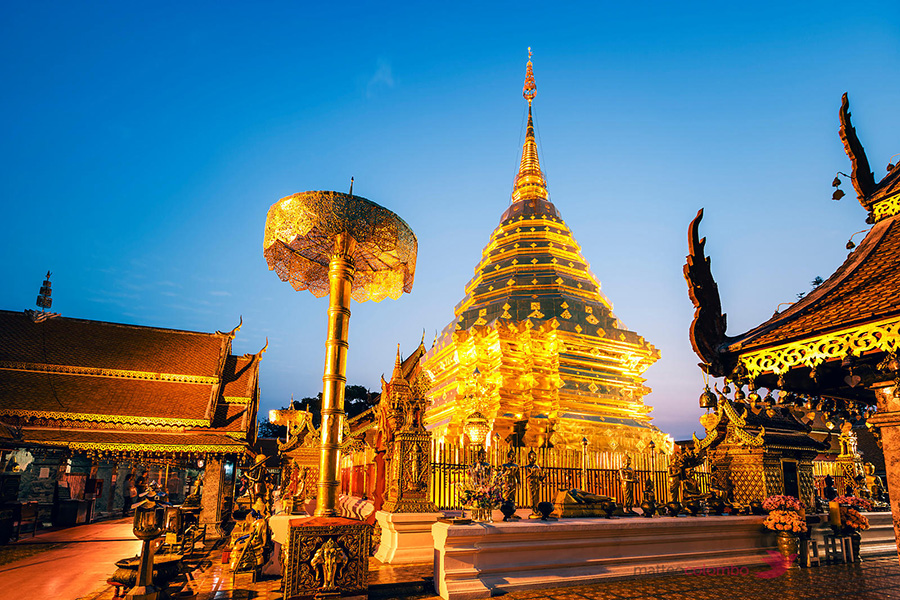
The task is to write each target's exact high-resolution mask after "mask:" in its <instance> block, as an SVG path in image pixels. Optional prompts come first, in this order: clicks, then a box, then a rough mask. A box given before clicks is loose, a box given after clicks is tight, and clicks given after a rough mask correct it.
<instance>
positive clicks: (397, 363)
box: [391, 344, 403, 383]
mask: <svg viewBox="0 0 900 600" xmlns="http://www.w3.org/2000/svg"><path fill="white" fill-rule="evenodd" d="M401 365H402V362H401V360H400V344H397V358H396V359H395V360H394V373H393V374H392V375H391V383H396V382H397V381H400V380H401V379H403V372H402V369H401Z"/></svg>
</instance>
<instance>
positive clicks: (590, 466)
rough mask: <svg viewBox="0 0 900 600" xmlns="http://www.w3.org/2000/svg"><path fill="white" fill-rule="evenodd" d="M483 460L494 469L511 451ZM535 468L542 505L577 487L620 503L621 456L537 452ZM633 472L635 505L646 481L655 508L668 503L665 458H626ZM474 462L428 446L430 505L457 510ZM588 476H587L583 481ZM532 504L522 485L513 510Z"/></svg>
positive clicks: (522, 455) (500, 449)
mask: <svg viewBox="0 0 900 600" xmlns="http://www.w3.org/2000/svg"><path fill="white" fill-rule="evenodd" d="M485 450H486V453H487V457H486V460H487V461H488V462H489V463H490V464H491V465H492V466H494V467H495V468H496V467H498V466H500V465H502V464H503V463H505V462H507V452H508V451H509V447H507V446H505V445H504V444H496V445H494V446H492V447H488V448H486V449H485ZM513 450H515V458H514V461H515V463H516V464H518V465H519V466H520V467H521V466H523V465H525V464H527V462H528V452H529V451H530V450H531V449H530V448H514V449H513ZM534 450H535V453H536V454H537V464H538V465H540V467H541V468H542V469H543V471H544V474H545V478H544V481H543V483H542V485H541V491H540V501H541V502H544V501H547V502H553V500H554V499H555V497H556V494H557V492H558V491H559V490H561V489H571V488H578V489H582V490H585V491H588V492H590V493H592V494H599V495H603V496H610V497H612V498H615V499H616V501H617V502H623V501H624V495H623V492H622V486H621V484H620V482H619V468H620V467H621V466H622V465H624V464H625V454H624V453H618V452H595V451H590V450H588V451H586V452H582V451H580V450H560V449H556V448H535V449H534ZM629 456H630V457H631V468H632V469H634V474H635V480H636V484H635V490H634V497H635V504H636V505H639V504H640V503H641V499H642V492H643V490H644V485H645V482H646V481H647V478H648V477H649V478H652V479H653V484H654V491H655V494H656V501H657V503H665V502H668V501H669V484H668V468H669V457H668V455H666V454H656V453H654V454H650V453H645V454H629ZM471 462H472V456H471V452H470V450H469V449H467V448H463V447H461V446H458V445H455V444H445V443H441V442H439V441H435V442H432V463H431V500H432V501H433V502H434V503H435V505H436V506H437V507H438V508H439V509H440V510H459V509H461V508H462V503H461V502H460V499H459V494H458V486H457V484H458V483H459V482H461V481H463V479H464V478H465V476H466V470H467V468H468V465H469V464H471ZM694 473H695V477H696V479H697V483H698V484H699V485H700V489H701V490H703V491H704V492H705V491H708V490H709V473H708V472H706V466H705V465H701V466H700V467H698V468H697V469H695V471H694ZM585 475H586V476H585ZM530 505H531V499H530V498H529V497H528V485H527V482H526V481H524V476H523V480H522V481H521V482H520V485H519V488H518V490H517V491H516V506H517V507H518V508H526V507H529V506H530Z"/></svg>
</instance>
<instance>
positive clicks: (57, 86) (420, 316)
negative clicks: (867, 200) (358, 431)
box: [0, 2, 900, 438]
mask: <svg viewBox="0 0 900 600" xmlns="http://www.w3.org/2000/svg"><path fill="white" fill-rule="evenodd" d="M528 46H531V47H533V50H534V58H533V60H534V72H535V77H536V79H537V84H538V96H537V99H536V100H535V103H534V115H535V122H536V127H537V130H538V134H539V142H540V145H539V148H540V157H541V161H542V165H543V167H544V169H545V173H546V176H547V180H548V185H549V188H550V194H551V200H552V201H553V202H554V203H555V205H556V206H557V208H558V209H559V210H560V211H561V213H562V215H563V218H564V219H565V220H566V221H567V223H568V224H569V226H570V228H571V229H572V231H573V233H574V235H575V238H576V239H577V240H578V242H579V243H580V244H581V247H582V252H583V254H584V256H585V257H586V258H587V260H588V261H589V262H590V264H591V266H592V268H593V271H594V273H595V274H596V276H597V277H598V279H599V280H600V281H601V282H602V286H603V291H604V293H605V294H606V295H607V297H608V298H609V299H610V300H611V301H612V302H613V305H614V310H615V313H616V315H617V316H618V317H619V318H620V319H621V321H622V322H623V323H624V324H625V325H626V326H627V327H628V328H629V329H632V330H634V331H637V332H638V333H640V334H641V335H643V336H644V337H645V338H646V339H647V340H649V341H650V342H651V343H653V344H654V345H656V346H657V347H658V348H659V349H660V351H661V353H662V358H661V359H660V360H659V361H658V362H657V363H656V364H655V365H654V366H653V367H651V368H650V369H649V370H648V371H647V373H646V377H647V381H648V385H649V386H650V387H651V388H652V389H653V390H654V391H653V393H652V394H650V395H649V396H648V397H647V398H646V401H647V403H649V404H650V405H652V406H654V407H655V410H654V412H653V415H654V417H655V421H654V422H655V423H656V424H657V425H658V426H659V427H660V428H661V429H663V430H664V431H667V432H669V433H671V434H672V435H673V436H674V437H676V438H684V437H689V436H690V434H691V432H692V431H697V430H700V429H701V427H700V425H699V423H698V422H697V417H698V416H699V415H700V412H701V411H700V409H699V407H698V403H697V398H698V396H699V394H700V392H701V391H702V385H703V379H702V376H701V372H700V370H699V369H698V368H697V367H696V363H697V362H698V359H697V357H696V356H695V355H694V354H693V352H692V351H691V347H690V343H689V340H688V327H689V325H690V322H691V317H692V313H693V310H692V306H691V303H690V300H689V299H688V295H687V291H686V286H685V283H684V279H683V277H682V265H683V264H684V258H685V254H686V251H687V247H686V246H687V244H686V231H687V226H688V223H689V222H690V220H691V219H692V218H693V216H694V215H695V213H696V212H697V210H698V209H699V208H701V207H704V208H705V209H706V217H705V219H704V222H703V225H702V229H701V233H702V234H703V235H705V236H707V237H708V244H707V250H708V252H709V254H710V255H711V256H712V261H713V271H714V275H715V276H716V278H717V280H718V282H719V289H720V292H721V295H722V302H723V305H724V307H725V310H726V312H727V313H728V317H729V334H731V335H735V334H738V333H742V332H744V331H746V330H747V329H749V328H751V327H753V326H755V325H757V324H758V323H760V322H761V321H763V320H765V319H767V318H768V317H770V316H771V315H772V312H773V311H774V310H775V307H776V306H777V305H778V304H779V303H780V302H791V301H794V300H796V297H797V294H798V293H799V292H804V291H808V290H809V289H810V281H811V280H812V279H813V278H814V277H816V276H817V275H820V276H822V277H827V276H828V275H830V274H831V273H832V272H833V271H834V270H835V269H836V268H837V266H838V265H840V264H841V262H842V261H843V260H844V258H845V257H846V254H847V251H846V250H845V248H844V244H845V243H846V241H847V239H848V238H849V237H850V235H851V234H853V233H854V232H856V231H858V230H861V229H864V228H865V227H866V225H865V223H864V219H865V213H864V211H863V210H862V208H861V207H860V206H859V204H858V203H857V202H856V200H855V193H854V192H853V190H852V186H851V185H850V184H849V181H846V180H845V184H844V186H843V189H844V191H845V192H847V196H846V197H845V198H844V199H843V200H842V201H840V202H834V201H832V200H831V193H832V188H831V185H830V184H831V180H832V178H833V177H834V174H835V172H836V171H838V170H841V171H845V172H847V171H849V169H850V163H849V160H848V159H847V158H846V156H845V155H844V152H843V147H842V145H841V142H840V139H839V138H838V108H839V106H840V99H841V94H842V93H843V92H845V91H846V92H849V94H850V101H851V108H852V111H853V117H854V121H855V124H856V126H857V131H858V133H859V135H860V138H861V140H862V142H863V144H864V145H865V147H866V149H867V151H868V153H869V157H870V161H871V163H872V166H873V169H874V170H875V173H876V178H878V179H880V178H881V177H882V176H883V175H884V173H885V170H884V169H885V166H886V165H887V163H888V161H889V160H890V159H891V155H892V154H893V153H896V152H900V118H898V110H897V107H898V106H900V77H897V67H898V65H900V3H897V2H884V3H847V2H841V3H828V2H810V3H794V2H778V3H761V2H760V3H727V2H715V3H701V4H694V3H674V2H673V3H660V4H658V5H655V4H653V3H627V2H615V3H608V2H589V3H583V4H576V3H552V2H544V3H539V4H533V5H531V4H528V3H525V2H517V3H498V4H492V3H484V2H478V3H471V4H470V3H465V2H452V3H402V2H365V3H349V2H341V3H326V2H315V3H303V2H291V3H279V2H254V3H249V2H247V3H232V2H208V3H207V2H189V3H184V2H179V3H167V2H151V3H137V2H116V3H112V2H110V3H99V2H58V3H57V2H5V3H3V4H2V6H0V51H2V54H3V60H2V61H0V81H2V93H0V115H2V116H0V118H2V120H3V127H2V136H3V143H2V144H0V164H2V166H3V167H2V177H0V198H2V203H3V204H2V207H3V211H2V215H3V220H2V229H3V231H2V236H0V256H2V261H0V281H2V285H0V308H3V309H8V310H22V309H25V308H32V307H34V299H35V296H36V294H37V291H38V287H39V285H40V282H41V279H42V277H43V275H44V273H45V272H46V271H47V270H48V269H50V270H52V271H53V300H54V303H53V310H54V311H58V312H61V313H62V314H63V315H65V316H68V317H78V318H85V319H98V320H104V321H113V322H123V323H135V324H141V325H152V326H159V327H169V328H177V329H189V330H198V331H214V330H217V329H220V330H229V329H231V328H232V327H234V326H235V325H236V324H237V323H238V319H239V317H240V316H243V320H244V326H243V329H242V330H241V332H240V333H239V334H238V336H237V338H236V340H235V351H236V352H240V353H243V352H256V351H258V350H259V349H260V348H261V347H262V346H263V344H264V343H265V340H266V338H267V337H268V339H269V342H270V343H269V349H268V352H267V354H265V356H264V358H263V360H262V364H261V388H262V407H261V408H262V410H263V411H267V410H268V409H270V408H276V407H279V406H282V405H285V404H286V403H287V402H288V401H289V399H290V396H291V394H292V393H293V394H294V395H295V396H296V397H298V398H299V397H303V396H307V395H314V394H315V393H316V392H317V391H319V390H321V375H322V365H323V360H324V340H325V321H326V300H325V299H316V298H314V297H313V296H312V295H311V294H309V293H307V292H303V293H298V292H295V291H294V290H293V289H292V288H291V287H290V286H289V285H288V284H286V283H283V282H281V281H280V280H279V279H278V277H277V276H276V275H275V274H274V273H272V272H269V271H268V270H267V268H266V262H265V259H264V258H263V253H262V240H263V227H264V223H265V218H266V212H267V210H268V208H269V206H270V205H271V204H272V203H274V202H275V201H277V200H278V199H279V198H282V197H284V196H287V195H289V194H292V193H294V192H298V191H304V190H320V189H326V190H339V191H346V190H347V188H348V185H349V180H350V177H351V176H353V177H355V179H356V184H355V186H354V192H355V193H357V194H359V195H361V196H364V197H366V198H368V199H370V200H372V201H374V202H377V203H379V204H382V205H384V206H386V207H388V208H390V209H391V210H393V211H395V212H396V213H397V214H399V215H400V216H401V217H403V218H404V219H405V220H406V221H407V222H408V223H409V224H410V226H411V227H412V229H413V230H414V231H415V232H416V234H417V236H418V240H419V259H418V265H417V270H416V282H415V287H414V288H413V292H412V294H410V295H408V296H404V297H403V298H402V299H400V300H399V301H392V300H385V301H384V302H381V303H378V304H375V303H371V302H370V303H365V304H354V306H353V307H352V310H353V317H352V319H351V323H350V354H349V361H348V374H347V376H348V380H349V382H350V383H353V384H360V385H364V386H367V387H369V388H371V389H377V388H378V385H379V384H378V382H379V376H380V375H381V374H382V373H386V374H389V373H390V371H391V368H392V365H393V359H394V350H395V347H396V344H397V343H400V344H401V346H402V348H403V349H404V351H405V352H409V351H410V350H412V349H413V348H414V347H415V345H416V344H417V343H418V341H419V339H420V337H421V336H422V331H423V330H424V331H425V332H426V340H427V341H429V342H430V341H431V339H432V338H433V337H434V334H435V331H437V330H440V329H441V328H443V327H444V326H445V325H446V324H447V323H448V322H449V321H450V320H451V319H452V317H453V306H454V305H455V304H456V303H457V302H458V301H459V300H460V299H461V298H462V297H463V288H464V286H465V284H466V282H467V281H468V280H469V279H470V278H471V277H472V275H473V269H474V267H475V265H476V264H477V262H478V260H479V257H480V255H481V250H482V248H483V247H484V246H485V244H486V243H487V242H488V239H489V236H490V233H491V231H492V230H493V229H494V227H495V226H496V225H497V223H498V222H499V218H500V215H501V214H502V213H503V211H504V210H505V208H506V206H507V205H508V204H509V200H510V192H511V187H512V181H513V177H514V175H515V172H516V167H517V163H518V159H519V154H520V152H521V143H522V139H523V136H524V119H525V102H524V100H523V99H522V96H521V87H522V80H523V77H524V71H525V61H526V59H527V53H526V49H527V47H528ZM859 237H860V236H857V240H858V239H859ZM263 414H265V413H263Z"/></svg>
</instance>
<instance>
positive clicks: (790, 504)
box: [762, 495, 801, 513]
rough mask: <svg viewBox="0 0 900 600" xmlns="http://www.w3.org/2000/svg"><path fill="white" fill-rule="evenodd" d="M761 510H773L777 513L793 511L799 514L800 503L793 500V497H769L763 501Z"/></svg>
mask: <svg viewBox="0 0 900 600" xmlns="http://www.w3.org/2000/svg"><path fill="white" fill-rule="evenodd" d="M762 506H763V510H765V511H766V512H772V511H773V510H779V511H793V512H795V513H799V512H800V508H801V506H800V501H799V500H797V499H796V498H794V497H793V496H782V495H779V496H769V497H768V498H766V499H765V500H764V501H763V505H762Z"/></svg>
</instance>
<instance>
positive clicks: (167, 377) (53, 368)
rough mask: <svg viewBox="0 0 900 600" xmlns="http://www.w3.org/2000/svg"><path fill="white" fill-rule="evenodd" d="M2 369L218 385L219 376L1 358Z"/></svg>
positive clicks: (0, 365)
mask: <svg viewBox="0 0 900 600" xmlns="http://www.w3.org/2000/svg"><path fill="white" fill-rule="evenodd" d="M0 369H4V370H7V371H24V372H27V373H64V374H66V375H90V376H93V377H116V378H119V379H142V380H151V381H168V382H172V383H195V384H200V385H216V384H218V383H219V378H218V377H204V376H202V375H181V374H178V373H151V372H149V371H130V370H127V369H101V368H96V367H79V366H75V365H50V364H44V363H29V362H16V361H10V360H0Z"/></svg>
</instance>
